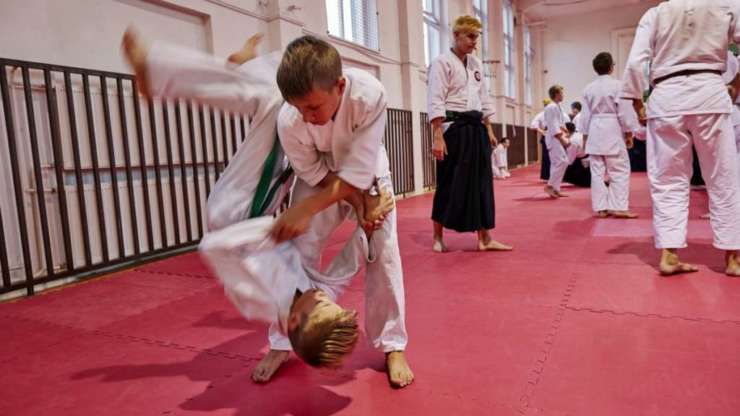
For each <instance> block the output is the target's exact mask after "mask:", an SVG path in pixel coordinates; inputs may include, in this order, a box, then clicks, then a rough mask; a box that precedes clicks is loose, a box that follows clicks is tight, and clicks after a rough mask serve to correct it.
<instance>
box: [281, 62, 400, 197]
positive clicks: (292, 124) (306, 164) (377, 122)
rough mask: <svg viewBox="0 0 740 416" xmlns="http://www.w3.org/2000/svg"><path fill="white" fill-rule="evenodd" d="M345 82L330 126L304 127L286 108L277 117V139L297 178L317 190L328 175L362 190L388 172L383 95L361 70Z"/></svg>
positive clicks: (348, 72)
mask: <svg viewBox="0 0 740 416" xmlns="http://www.w3.org/2000/svg"><path fill="white" fill-rule="evenodd" d="M344 76H345V78H346V80H347V86H346V88H345V90H344V95H343V96H342V102H341V104H340V105H339V109H338V110H337V113H336V114H335V115H334V118H333V119H332V120H330V121H329V122H328V123H326V124H325V125H323V126H319V125H315V124H310V123H307V122H305V121H303V117H302V116H301V114H300V112H299V111H298V109H297V108H295V107H293V106H292V105H290V104H288V103H286V104H285V105H283V108H282V109H281V110H280V115H279V116H278V135H279V136H280V143H281V144H282V145H283V150H285V154H286V155H287V156H288V160H290V163H291V166H293V169H294V170H295V173H296V175H297V176H298V177H299V178H301V179H302V180H303V181H305V182H306V183H308V184H309V185H311V186H316V185H317V184H318V183H319V182H320V181H321V180H322V179H324V177H325V176H326V174H327V173H328V172H329V171H331V172H336V173H337V176H339V177H340V178H341V179H342V180H343V181H345V182H347V183H348V184H350V185H352V186H354V187H356V188H358V189H363V190H364V189H369V188H370V186H371V185H372V184H373V181H374V180H375V178H376V177H377V178H381V177H384V176H386V175H388V173H389V171H390V168H389V166H388V157H387V155H386V153H385V147H383V134H384V133H385V122H386V108H387V104H386V93H385V89H384V88H383V85H382V84H381V83H380V81H378V80H377V79H376V78H375V77H373V76H372V75H370V74H369V73H367V72H365V71H363V70H360V69H353V68H350V69H347V70H345V71H344Z"/></svg>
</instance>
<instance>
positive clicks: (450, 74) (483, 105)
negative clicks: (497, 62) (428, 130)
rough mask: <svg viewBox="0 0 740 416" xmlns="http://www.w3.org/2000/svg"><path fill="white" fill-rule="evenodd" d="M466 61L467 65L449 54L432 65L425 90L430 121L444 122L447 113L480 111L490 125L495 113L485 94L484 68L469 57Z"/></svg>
mask: <svg viewBox="0 0 740 416" xmlns="http://www.w3.org/2000/svg"><path fill="white" fill-rule="evenodd" d="M466 59H467V65H465V64H463V62H462V61H461V60H460V58H458V57H457V55H455V53H454V52H452V51H451V50H448V51H446V52H444V53H442V54H440V55H439V56H438V57H437V58H435V59H434V60H433V61H432V64H431V65H430V66H429V72H428V79H429V84H428V86H427V112H428V113H429V120H434V119H436V118H440V117H442V118H444V117H445V112H446V111H459V112H465V111H480V112H482V113H483V121H486V120H487V121H488V122H490V123H493V115H494V114H495V112H496V109H495V107H494V106H493V101H492V100H491V96H490V95H489V93H488V81H487V80H486V79H485V78H484V71H483V64H482V63H481V61H480V60H478V58H477V57H475V56H473V55H471V54H468V55H467V58H466Z"/></svg>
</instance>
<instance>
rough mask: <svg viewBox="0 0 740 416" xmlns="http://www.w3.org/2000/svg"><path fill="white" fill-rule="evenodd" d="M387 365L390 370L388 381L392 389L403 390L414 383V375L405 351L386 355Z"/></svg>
mask: <svg viewBox="0 0 740 416" xmlns="http://www.w3.org/2000/svg"><path fill="white" fill-rule="evenodd" d="M385 365H386V367H387V368H388V381H389V382H390V383H391V387H395V388H399V389H402V388H404V387H406V386H408V385H410V384H411V383H413V382H414V373H413V372H411V367H409V363H408V362H407V361H406V355H405V354H404V352H403V351H393V352H389V353H387V354H386V355H385Z"/></svg>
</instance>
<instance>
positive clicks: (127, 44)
mask: <svg viewBox="0 0 740 416" xmlns="http://www.w3.org/2000/svg"><path fill="white" fill-rule="evenodd" d="M121 48H123V54H124V56H125V57H126V61H127V62H128V64H129V65H130V66H131V69H133V70H134V76H135V77H136V84H137V85H138V87H139V92H141V94H142V95H144V96H145V97H147V98H149V97H151V94H150V92H151V90H150V89H149V81H148V77H147V73H146V56H147V54H148V53H149V47H148V46H147V45H146V43H145V42H144V41H143V40H142V39H141V36H139V34H138V33H137V32H136V30H134V28H133V27H128V28H127V29H126V32H125V33H124V34H123V39H122V40H121Z"/></svg>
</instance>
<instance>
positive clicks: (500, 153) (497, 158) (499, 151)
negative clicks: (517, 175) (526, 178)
mask: <svg viewBox="0 0 740 416" xmlns="http://www.w3.org/2000/svg"><path fill="white" fill-rule="evenodd" d="M491 162H492V163H491V164H492V166H493V176H494V177H495V178H508V177H509V176H511V175H509V174H508V173H507V171H508V168H509V157H508V149H507V148H506V147H504V145H503V144H500V143H499V144H498V145H496V148H495V149H493V160H491Z"/></svg>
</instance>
